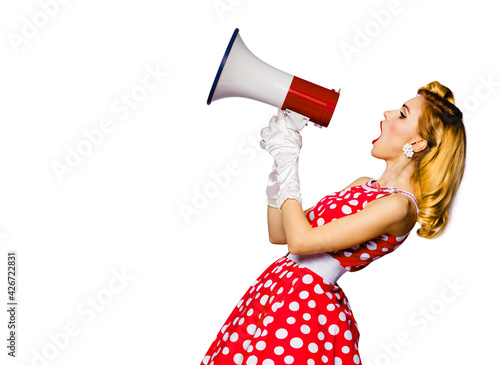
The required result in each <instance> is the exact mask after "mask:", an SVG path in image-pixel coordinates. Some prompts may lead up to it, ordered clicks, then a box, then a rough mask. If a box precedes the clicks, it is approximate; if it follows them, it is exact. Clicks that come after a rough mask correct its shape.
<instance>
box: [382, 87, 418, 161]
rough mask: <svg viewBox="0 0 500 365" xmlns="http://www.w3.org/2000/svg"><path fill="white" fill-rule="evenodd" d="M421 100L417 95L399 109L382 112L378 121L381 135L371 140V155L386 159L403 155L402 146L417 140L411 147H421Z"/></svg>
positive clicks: (416, 149)
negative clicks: (419, 131) (419, 129)
mask: <svg viewBox="0 0 500 365" xmlns="http://www.w3.org/2000/svg"><path fill="white" fill-rule="evenodd" d="M423 100H424V98H423V97H422V96H420V95H419V96H416V97H414V98H413V99H410V100H408V101H407V102H405V103H404V104H403V105H402V106H401V108H400V109H397V110H390V111H386V112H384V117H385V118H384V120H383V121H381V122H380V130H381V135H380V137H379V138H377V139H375V140H374V141H373V142H372V143H373V148H372V156H373V157H376V158H380V159H383V160H386V161H389V160H397V159H399V158H401V156H403V157H405V156H404V154H403V146H404V145H405V144H406V143H409V144H412V143H413V142H418V143H417V144H415V145H413V146H412V147H413V148H414V149H415V151H418V150H420V149H421V145H422V137H420V136H419V134H418V120H419V118H420V115H421V114H422V109H423V103H424V102H423ZM424 148H425V146H424Z"/></svg>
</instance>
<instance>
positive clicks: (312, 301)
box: [307, 300, 316, 308]
mask: <svg viewBox="0 0 500 365" xmlns="http://www.w3.org/2000/svg"><path fill="white" fill-rule="evenodd" d="M307 305H308V306H309V307H310V308H316V302H315V301H314V300H310V301H309V303H307Z"/></svg>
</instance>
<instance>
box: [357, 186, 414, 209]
mask: <svg viewBox="0 0 500 365" xmlns="http://www.w3.org/2000/svg"><path fill="white" fill-rule="evenodd" d="M362 186H363V188H365V189H366V190H371V191H378V192H380V193H386V194H393V193H400V194H403V195H406V196H407V197H409V198H410V199H411V201H412V202H413V204H415V209H416V210H417V217H418V214H419V212H420V209H418V202H417V198H416V197H415V195H413V194H412V193H410V192H408V191H404V190H399V189H397V188H396V187H395V186H380V185H379V184H378V182H377V181H376V180H375V179H371V180H369V181H367V182H365V183H364V184H363V185H362Z"/></svg>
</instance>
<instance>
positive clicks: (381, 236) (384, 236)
mask: <svg viewBox="0 0 500 365" xmlns="http://www.w3.org/2000/svg"><path fill="white" fill-rule="evenodd" d="M380 238H382V239H383V240H384V241H387V240H389V236H387V235H385V234H382V235H380Z"/></svg>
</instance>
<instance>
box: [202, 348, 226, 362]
mask: <svg viewBox="0 0 500 365" xmlns="http://www.w3.org/2000/svg"><path fill="white" fill-rule="evenodd" d="M226 348H227V347H226ZM208 360H210V356H205V357H204V358H203V363H204V364H205V365H207V364H208Z"/></svg>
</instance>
